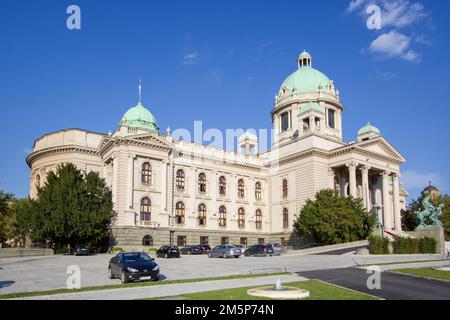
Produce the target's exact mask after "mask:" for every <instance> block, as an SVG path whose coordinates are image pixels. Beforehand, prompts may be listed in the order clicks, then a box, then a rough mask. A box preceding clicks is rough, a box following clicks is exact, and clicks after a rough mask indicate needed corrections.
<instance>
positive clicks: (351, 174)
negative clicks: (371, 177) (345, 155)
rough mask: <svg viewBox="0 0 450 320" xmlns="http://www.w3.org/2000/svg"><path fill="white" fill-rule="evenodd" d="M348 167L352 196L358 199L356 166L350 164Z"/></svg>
mask: <svg viewBox="0 0 450 320" xmlns="http://www.w3.org/2000/svg"><path fill="white" fill-rule="evenodd" d="M347 166H348V175H349V180H350V181H349V183H350V195H351V196H352V197H353V198H356V164H355V163H350V164H349V165H347Z"/></svg>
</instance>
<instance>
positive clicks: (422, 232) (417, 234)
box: [407, 226, 445, 254]
mask: <svg viewBox="0 0 450 320" xmlns="http://www.w3.org/2000/svg"><path fill="white" fill-rule="evenodd" d="M407 233H408V234H409V235H411V236H413V237H414V238H417V239H423V238H427V237H428V238H434V239H436V241H437V253H439V254H443V253H445V236H444V228H442V227H437V226H426V227H423V228H418V229H416V231H411V232H407Z"/></svg>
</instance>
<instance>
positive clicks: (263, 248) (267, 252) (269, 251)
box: [244, 244, 275, 257]
mask: <svg viewBox="0 0 450 320" xmlns="http://www.w3.org/2000/svg"><path fill="white" fill-rule="evenodd" d="M274 254H275V253H274V251H273V247H272V246H270V245H265V244H256V245H254V246H251V247H249V248H248V249H247V250H245V252H244V255H245V256H246V257H249V256H273V255H274Z"/></svg>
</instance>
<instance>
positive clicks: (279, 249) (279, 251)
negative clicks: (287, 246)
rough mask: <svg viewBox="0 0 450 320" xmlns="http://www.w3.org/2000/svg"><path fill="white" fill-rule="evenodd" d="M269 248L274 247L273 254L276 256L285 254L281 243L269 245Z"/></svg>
mask: <svg viewBox="0 0 450 320" xmlns="http://www.w3.org/2000/svg"><path fill="white" fill-rule="evenodd" d="M268 246H271V247H272V249H273V254H274V255H275V256H281V254H282V253H283V249H282V247H281V244H279V243H269V244H268Z"/></svg>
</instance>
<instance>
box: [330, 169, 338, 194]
mask: <svg viewBox="0 0 450 320" xmlns="http://www.w3.org/2000/svg"><path fill="white" fill-rule="evenodd" d="M335 176H336V174H335V172H334V169H333V168H329V169H328V179H329V182H328V184H329V185H330V189H333V190H335V185H334V178H335Z"/></svg>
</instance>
